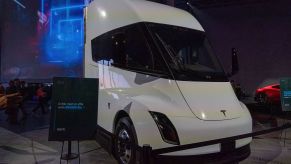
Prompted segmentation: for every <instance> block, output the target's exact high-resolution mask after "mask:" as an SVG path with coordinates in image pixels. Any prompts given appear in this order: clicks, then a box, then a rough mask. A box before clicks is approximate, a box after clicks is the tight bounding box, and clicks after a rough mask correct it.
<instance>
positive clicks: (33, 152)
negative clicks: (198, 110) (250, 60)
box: [0, 104, 291, 164]
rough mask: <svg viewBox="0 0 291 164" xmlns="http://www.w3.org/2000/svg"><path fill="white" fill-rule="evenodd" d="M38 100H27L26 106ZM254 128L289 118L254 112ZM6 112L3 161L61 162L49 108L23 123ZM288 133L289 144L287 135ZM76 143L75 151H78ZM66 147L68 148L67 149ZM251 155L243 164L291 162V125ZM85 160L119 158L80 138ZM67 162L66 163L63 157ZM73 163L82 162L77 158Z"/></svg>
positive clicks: (260, 141) (263, 139)
mask: <svg viewBox="0 0 291 164" xmlns="http://www.w3.org/2000/svg"><path fill="white" fill-rule="evenodd" d="M33 105H34V104H27V105H26V109H28V110H27V111H28V112H30V108H32V107H33ZM252 113H253V118H254V119H255V122H254V130H255V131H257V130H263V129H267V128H270V127H274V126H279V125H281V124H283V123H285V122H286V120H284V119H282V117H281V115H282V114H279V116H276V117H273V116H274V115H270V114H269V112H266V111H259V112H257V111H256V112H252ZM5 118H6V115H5V114H4V112H0V126H1V127H0V157H1V158H0V163H1V164H2V163H9V164H10V163H12V164H14V163H15V164H18V163H19V164H23V163H28V164H29V163H36V162H37V163H40V164H55V163H59V157H60V152H61V146H62V144H61V142H50V141H48V123H49V112H48V113H47V114H45V115H38V116H35V115H31V114H30V115H28V117H27V119H26V121H22V122H20V124H19V125H10V124H8V123H7V122H6V119H5ZM285 135H286V140H285V146H284V138H285ZM76 145H77V144H76V143H73V151H74V152H76V151H77V146H76ZM64 150H66V148H65V149H64ZM251 151H252V153H251V155H250V157H249V158H248V159H246V160H244V161H242V162H241V163H242V164H248V163H252V164H264V163H272V164H290V163H291V156H290V153H291V129H289V130H287V131H286V133H285V132H283V133H281V131H279V132H273V133H270V134H268V135H263V136H259V137H256V138H254V140H253V142H252V144H251ZM80 153H81V163H94V164H95V163H96V164H113V163H116V161H115V160H114V159H113V157H111V156H109V155H108V154H107V153H106V152H105V151H104V150H103V149H102V148H100V146H99V145H98V144H97V143H96V142H95V141H82V142H80ZM63 163H66V162H65V161H63ZM72 163H78V161H77V160H75V161H72Z"/></svg>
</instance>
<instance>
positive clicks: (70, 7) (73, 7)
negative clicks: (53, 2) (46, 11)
mask: <svg viewBox="0 0 291 164" xmlns="http://www.w3.org/2000/svg"><path fill="white" fill-rule="evenodd" d="M83 7H85V5H74V6H64V7H56V8H51V11H56V10H67V9H75V8H83Z"/></svg>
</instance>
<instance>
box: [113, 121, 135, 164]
mask: <svg viewBox="0 0 291 164" xmlns="http://www.w3.org/2000/svg"><path fill="white" fill-rule="evenodd" d="M133 133H134V127H133V125H132V124H131V122H130V119H129V118H128V117H124V118H121V119H120V120H119V121H118V123H117V125H116V128H115V141H114V149H115V156H116V159H117V160H118V163H119V164H134V163H136V162H135V159H136V143H137V142H136V141H135V138H134V134H133Z"/></svg>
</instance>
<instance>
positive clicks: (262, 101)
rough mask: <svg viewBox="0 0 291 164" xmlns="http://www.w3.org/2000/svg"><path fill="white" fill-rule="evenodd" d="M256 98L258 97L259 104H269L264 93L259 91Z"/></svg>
mask: <svg viewBox="0 0 291 164" xmlns="http://www.w3.org/2000/svg"><path fill="white" fill-rule="evenodd" d="M257 99H258V102H259V104H261V105H265V106H267V105H268V104H269V100H268V96H267V95H266V94H264V93H260V94H259V95H258V98H257Z"/></svg>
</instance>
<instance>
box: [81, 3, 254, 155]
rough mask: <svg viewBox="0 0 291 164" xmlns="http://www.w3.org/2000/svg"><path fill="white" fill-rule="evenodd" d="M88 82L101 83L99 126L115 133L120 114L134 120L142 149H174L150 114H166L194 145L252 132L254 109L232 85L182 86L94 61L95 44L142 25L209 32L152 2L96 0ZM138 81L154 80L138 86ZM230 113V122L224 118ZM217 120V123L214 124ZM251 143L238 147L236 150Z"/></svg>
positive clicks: (91, 10)
mask: <svg viewBox="0 0 291 164" xmlns="http://www.w3.org/2000/svg"><path fill="white" fill-rule="evenodd" d="M86 22H87V23H86V45H85V68H84V75H85V77H90V78H99V89H100V91H99V104H98V123H97V124H98V125H99V126H101V127H102V128H104V129H105V130H107V131H108V132H111V133H114V119H115V116H116V113H118V112H119V111H120V110H124V111H126V112H127V113H128V114H129V116H130V119H131V120H132V122H133V124H134V127H135V130H136V135H137V139H138V144H139V145H140V146H143V145H144V144H150V145H151V146H152V147H153V149H158V148H164V147H171V146H174V145H172V144H168V143H166V142H164V141H163V139H162V137H161V134H160V132H159V129H158V127H157V125H156V123H155V122H154V120H153V118H152V116H151V115H150V113H149V111H155V112H160V113H163V114H165V115H166V116H167V117H168V118H169V119H170V121H171V122H172V123H173V125H174V126H175V128H176V130H177V133H178V136H179V139H180V143H181V144H189V143H196V142H201V141H207V140H212V139H219V138H224V137H230V136H235V135H240V134H245V133H250V132H252V120H251V116H250V114H249V112H248V109H247V108H246V107H245V105H244V104H242V103H240V102H239V101H238V100H237V98H236V97H235V94H234V92H233V90H232V88H231V85H230V83H229V82H189V81H188V82H182V81H175V80H169V79H163V78H156V77H151V76H148V75H142V74H138V73H135V72H131V71H127V70H122V69H119V68H116V67H113V66H110V64H106V65H104V64H101V63H96V62H94V61H93V60H92V52H91V40H92V39H94V38H96V37H98V36H99V35H101V34H104V33H106V32H108V31H111V30H113V29H116V28H119V27H123V26H126V25H129V24H133V23H137V22H155V23H160V24H169V25H176V26H182V27H187V28H191V29H196V30H200V31H203V28H202V27H201V25H200V24H199V23H198V21H197V20H196V19H195V18H193V17H192V16H191V15H190V14H189V13H187V12H185V11H182V10H179V9H175V8H172V7H168V6H165V5H161V4H156V3H152V2H146V1H129V0H95V1H94V2H92V4H91V5H90V6H89V7H88V10H87V18H86ZM137 76H144V77H145V78H154V80H152V81H150V82H146V83H143V84H137V83H136V82H135V81H136V79H137ZM221 109H225V110H227V111H228V112H227V114H228V116H227V117H226V118H225V117H224V116H223V114H222V113H221V112H220V110H221ZM209 120H211V121H209ZM250 142H251V138H248V139H242V140H238V141H236V147H237V148H238V147H242V146H244V145H247V144H249V143H250ZM219 151H220V145H212V146H207V147H202V148H196V149H191V150H185V151H179V152H173V153H169V154H167V155H197V154H208V153H214V152H219Z"/></svg>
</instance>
